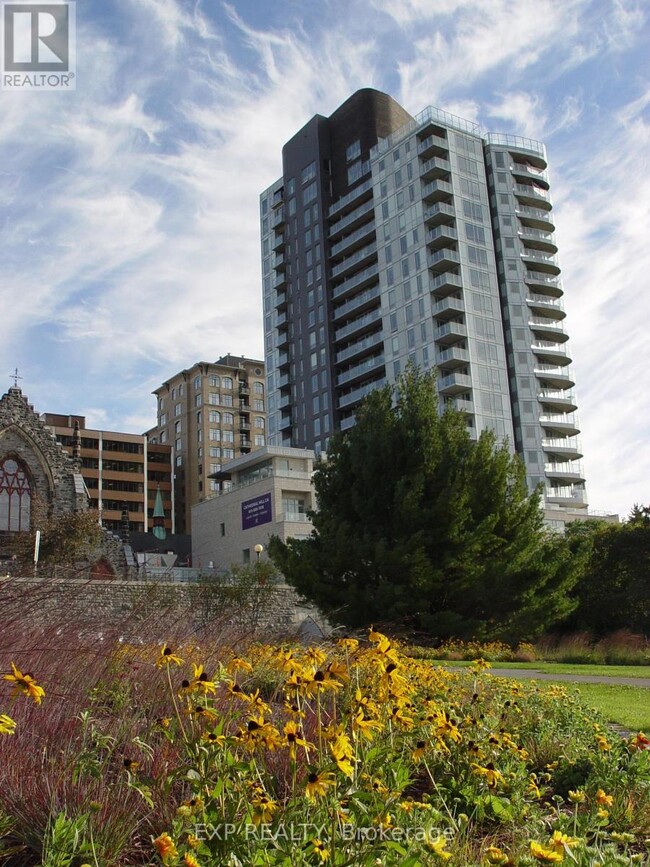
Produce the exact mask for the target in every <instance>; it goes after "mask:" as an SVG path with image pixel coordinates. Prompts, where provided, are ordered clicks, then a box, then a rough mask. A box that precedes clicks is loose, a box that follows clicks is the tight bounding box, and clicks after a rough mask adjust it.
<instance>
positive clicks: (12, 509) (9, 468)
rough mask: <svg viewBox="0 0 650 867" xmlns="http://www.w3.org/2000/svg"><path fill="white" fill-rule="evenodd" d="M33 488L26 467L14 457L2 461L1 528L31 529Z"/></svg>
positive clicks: (0, 469)
mask: <svg viewBox="0 0 650 867" xmlns="http://www.w3.org/2000/svg"><path fill="white" fill-rule="evenodd" d="M31 504H32V489H31V485H30V483H29V476H28V475H27V473H26V472H25V469H24V468H23V467H22V466H21V465H20V464H19V463H18V461H16V460H15V459H14V458H5V459H4V461H0V530H5V531H6V530H10V531H13V532H16V531H18V532H20V531H24V530H29V518H30V512H31Z"/></svg>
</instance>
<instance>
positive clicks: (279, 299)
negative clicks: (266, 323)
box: [274, 292, 289, 310]
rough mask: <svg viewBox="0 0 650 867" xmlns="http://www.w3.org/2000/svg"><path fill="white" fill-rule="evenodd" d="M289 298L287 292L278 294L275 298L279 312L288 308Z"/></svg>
mask: <svg viewBox="0 0 650 867" xmlns="http://www.w3.org/2000/svg"><path fill="white" fill-rule="evenodd" d="M288 300H289V299H288V296H287V293H286V292H277V293H276V296H275V305H274V306H275V307H276V309H277V310H282V309H283V308H284V307H286V306H287V301H288Z"/></svg>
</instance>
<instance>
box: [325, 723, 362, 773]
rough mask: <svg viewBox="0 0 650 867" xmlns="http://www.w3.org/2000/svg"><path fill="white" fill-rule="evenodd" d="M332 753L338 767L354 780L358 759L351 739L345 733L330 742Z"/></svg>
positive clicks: (337, 735)
mask: <svg viewBox="0 0 650 867" xmlns="http://www.w3.org/2000/svg"><path fill="white" fill-rule="evenodd" d="M329 747H330V752H331V753H332V756H333V758H334V761H335V762H336V765H337V767H338V769H339V771H341V772H342V773H344V774H345V776H346V777H349V778H350V779H352V777H353V776H354V765H355V763H356V759H355V757H354V748H353V747H352V744H351V743H350V739H349V737H348V736H347V735H346V734H345V732H342V731H339V732H337V733H336V735H335V736H334V737H333V738H332V739H331V740H330V744H329Z"/></svg>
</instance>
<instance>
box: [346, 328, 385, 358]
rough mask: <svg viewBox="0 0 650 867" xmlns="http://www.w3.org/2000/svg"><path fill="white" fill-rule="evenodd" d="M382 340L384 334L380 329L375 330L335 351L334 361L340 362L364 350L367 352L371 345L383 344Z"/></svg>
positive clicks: (360, 353)
mask: <svg viewBox="0 0 650 867" xmlns="http://www.w3.org/2000/svg"><path fill="white" fill-rule="evenodd" d="M383 342H384V335H383V334H382V332H381V331H376V332H374V333H373V334H369V335H368V336H367V337H364V338H363V339H362V340H357V342H356V343H353V344H352V345H351V346H346V347H345V349H342V350H341V351H340V352H337V353H336V358H335V363H336V364H340V363H341V362H343V361H348V360H349V359H351V358H354V357H355V356H357V355H362V354H363V353H364V352H367V351H368V350H370V349H372V348H373V347H375V346H379V345H381V344H383Z"/></svg>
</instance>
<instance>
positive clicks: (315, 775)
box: [305, 771, 334, 801]
mask: <svg viewBox="0 0 650 867" xmlns="http://www.w3.org/2000/svg"><path fill="white" fill-rule="evenodd" d="M333 785H334V774H333V773H331V772H330V771H311V772H310V774H309V775H308V777H307V785H306V786H305V794H306V795H307V797H308V798H309V800H310V801H313V800H315V798H316V797H317V796H319V795H326V794H327V790H328V789H329V788H331V787H332V786H333Z"/></svg>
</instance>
